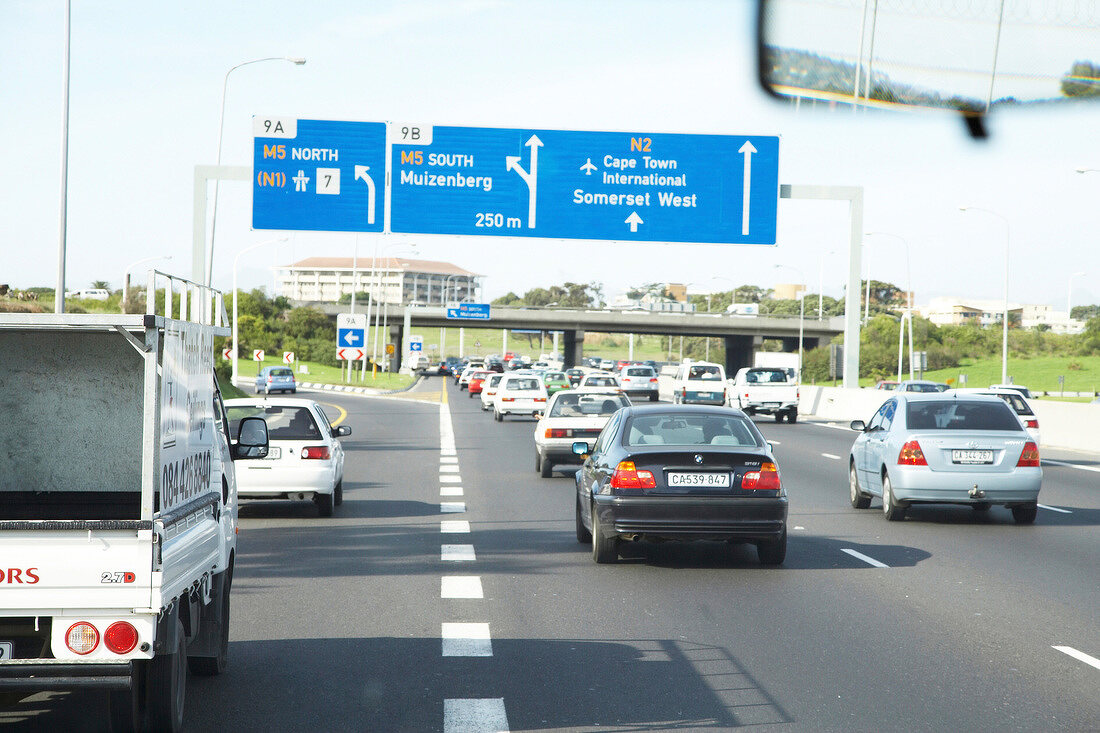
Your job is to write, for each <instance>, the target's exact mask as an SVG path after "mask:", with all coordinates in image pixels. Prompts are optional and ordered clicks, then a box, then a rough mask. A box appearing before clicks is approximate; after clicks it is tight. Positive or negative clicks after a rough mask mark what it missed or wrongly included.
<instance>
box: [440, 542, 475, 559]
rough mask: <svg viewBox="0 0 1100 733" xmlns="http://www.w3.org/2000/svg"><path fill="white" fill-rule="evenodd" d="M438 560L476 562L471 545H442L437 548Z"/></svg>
mask: <svg viewBox="0 0 1100 733" xmlns="http://www.w3.org/2000/svg"><path fill="white" fill-rule="evenodd" d="M439 559H440V560H442V561H443V562H473V561H474V560H477V556H476V555H474V546H473V545H443V546H442V547H440V548H439Z"/></svg>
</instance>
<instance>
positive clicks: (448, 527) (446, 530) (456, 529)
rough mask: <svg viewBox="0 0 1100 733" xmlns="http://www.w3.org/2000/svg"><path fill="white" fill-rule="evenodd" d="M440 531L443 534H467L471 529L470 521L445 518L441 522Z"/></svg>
mask: <svg viewBox="0 0 1100 733" xmlns="http://www.w3.org/2000/svg"><path fill="white" fill-rule="evenodd" d="M439 531H440V532H442V533H443V534H466V533H468V532H469V531H470V523H469V522H467V521H466V520H465V519H444V520H443V521H442V522H440V523H439Z"/></svg>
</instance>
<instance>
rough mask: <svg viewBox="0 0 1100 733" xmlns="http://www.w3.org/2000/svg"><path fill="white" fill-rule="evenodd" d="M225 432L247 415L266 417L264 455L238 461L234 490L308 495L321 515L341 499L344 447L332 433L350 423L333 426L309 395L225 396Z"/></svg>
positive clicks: (252, 494)
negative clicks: (226, 421)
mask: <svg viewBox="0 0 1100 733" xmlns="http://www.w3.org/2000/svg"><path fill="white" fill-rule="evenodd" d="M225 411H226V416H227V417H228V418H229V427H230V434H235V433H236V431H237V425H239V424H240V422H241V420H242V419H243V418H246V417H262V418H264V419H265V420H266V421H267V432H268V441H269V446H270V447H269V449H268V453H267V458H266V459H264V460H261V461H250V462H248V465H245V464H244V463H242V464H240V467H239V468H238V469H237V494H238V496H239V497H240V498H241V499H242V500H248V499H259V500H263V499H289V500H298V501H305V500H307V499H311V500H312V501H313V503H314V504H316V505H317V512H318V514H320V515H321V516H322V517H331V516H332V508H333V506H338V505H339V504H341V503H343V500H344V488H343V480H344V449H343V447H342V446H341V445H340V441H339V440H337V438H340V437H343V436H345V435H351V428H349V427H347V426H345V425H341V426H339V427H333V426H332V424H331V423H329V420H328V417H327V416H326V415H325V411H324V410H323V409H322V408H321V406H320V405H318V404H317V403H316V402H314V401H313V400H303V399H271V398H268V399H235V400H226V401H225Z"/></svg>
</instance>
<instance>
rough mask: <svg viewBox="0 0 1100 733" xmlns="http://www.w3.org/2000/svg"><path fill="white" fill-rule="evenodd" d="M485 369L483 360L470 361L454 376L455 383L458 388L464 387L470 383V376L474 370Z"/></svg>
mask: <svg viewBox="0 0 1100 733" xmlns="http://www.w3.org/2000/svg"><path fill="white" fill-rule="evenodd" d="M483 369H485V362H482V361H471V362H469V363H468V364H466V366H465V368H464V369H463V370H462V373H461V374H459V375H458V376H456V377H455V384H457V385H458V388H459V389H466V386H467V385H468V384H469V383H470V377H471V376H472V375H473V373H474V372H476V371H479V370H483Z"/></svg>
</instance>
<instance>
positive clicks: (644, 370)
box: [626, 367, 653, 377]
mask: <svg viewBox="0 0 1100 733" xmlns="http://www.w3.org/2000/svg"><path fill="white" fill-rule="evenodd" d="M626 376H628V377H651V376H653V370H652V369H650V368H649V367H628V368H627V370H626Z"/></svg>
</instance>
